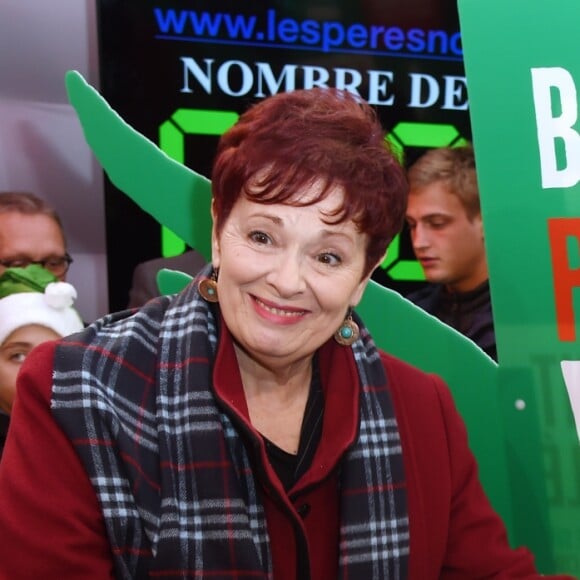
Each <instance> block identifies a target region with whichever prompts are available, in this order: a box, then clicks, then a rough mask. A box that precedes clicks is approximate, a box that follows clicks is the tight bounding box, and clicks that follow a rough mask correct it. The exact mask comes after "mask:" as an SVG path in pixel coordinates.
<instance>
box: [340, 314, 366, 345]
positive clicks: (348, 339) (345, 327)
mask: <svg viewBox="0 0 580 580" xmlns="http://www.w3.org/2000/svg"><path fill="white" fill-rule="evenodd" d="M359 335H360V330H359V327H358V324H357V323H356V322H355V321H354V320H353V319H352V314H351V310H350V309H349V311H348V314H347V315H346V318H345V319H344V320H343V322H342V324H341V325H340V328H339V329H338V330H337V331H336V332H335V333H334V340H336V342H338V344H342V345H343V346H350V345H351V344H352V343H353V342H354V341H355V340H356V339H357V338H358V337H359Z"/></svg>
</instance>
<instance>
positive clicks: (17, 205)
mask: <svg viewBox="0 0 580 580" xmlns="http://www.w3.org/2000/svg"><path fill="white" fill-rule="evenodd" d="M72 261H73V260H72V258H71V257H70V256H69V255H68V253H67V251H66V241H65V236H64V231H63V228H62V224H61V221H60V218H59V217H58V215H57V213H56V212H55V211H54V210H53V209H52V208H51V207H49V206H48V205H47V204H46V203H45V202H44V201H43V200H42V199H40V198H39V197H37V196H36V195H34V194H32V193H27V192H0V274H2V272H4V270H6V268H11V267H25V266H28V265H29V264H40V265H42V266H43V267H44V268H46V269H47V270H48V271H49V272H52V273H53V274H54V275H55V276H56V277H57V278H58V279H59V280H61V281H64V280H65V278H66V273H67V271H68V268H69V266H70V264H71V263H72Z"/></svg>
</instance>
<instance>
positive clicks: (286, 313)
mask: <svg viewBox="0 0 580 580" xmlns="http://www.w3.org/2000/svg"><path fill="white" fill-rule="evenodd" d="M253 298H254V300H255V301H256V303H257V304H258V306H260V308H263V309H264V310H266V311H267V312H271V313H272V314H275V315H276V316H283V317H286V318H298V317H299V316H304V315H305V314H306V310H296V309H292V310H287V309H285V308H278V307H276V306H272V305H271V304H266V303H265V302H262V301H261V300H260V299H259V298H257V297H256V296H254V297H253Z"/></svg>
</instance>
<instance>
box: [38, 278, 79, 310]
mask: <svg viewBox="0 0 580 580" xmlns="http://www.w3.org/2000/svg"><path fill="white" fill-rule="evenodd" d="M76 297H77V291H76V289H75V287H74V286H73V285H72V284H69V283H68V282H51V283H50V284H48V285H47V286H46V288H45V289H44V300H45V302H46V303H47V304H48V305H49V306H50V307H52V308H56V309H58V310H62V309H64V308H68V307H69V306H72V304H73V302H74V301H75V299H76Z"/></svg>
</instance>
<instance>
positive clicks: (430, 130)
mask: <svg viewBox="0 0 580 580" xmlns="http://www.w3.org/2000/svg"><path fill="white" fill-rule="evenodd" d="M237 119H238V114H237V113H235V112H232V111H210V110H204V109H177V111H175V113H174V114H173V115H172V116H171V117H170V118H169V119H168V120H167V121H164V122H163V123H162V124H161V125H160V127H159V147H160V149H161V150H162V151H163V152H164V153H166V154H167V155H168V156H169V157H171V158H172V159H175V160H176V161H179V162H180V163H185V136H186V135H221V134H223V133H224V132H225V131H227V130H228V129H229V128H230V127H231V126H232V125H233V124H234V123H235V122H236V121H237ZM385 138H386V140H387V141H388V142H389V143H390V145H391V146H392V148H393V150H394V151H395V153H396V154H397V156H398V157H399V159H402V158H403V154H404V151H405V147H425V148H433V147H447V146H451V147H457V146H460V145H465V144H466V143H467V141H466V140H465V139H464V138H463V137H462V136H461V135H460V134H459V132H458V131H457V129H456V128H455V127H454V126H453V125H446V124H437V123H416V122H412V121H405V122H400V123H398V124H397V125H395V127H393V129H392V130H391V131H390V132H389V133H388V134H387V135H386V137H385ZM400 237H401V236H400V235H397V236H396V237H395V239H394V240H393V241H392V242H391V244H390V245H389V249H388V252H387V255H386V257H385V259H384V260H383V262H382V263H381V268H383V269H384V270H385V271H386V272H388V274H389V276H390V277H391V278H392V279H393V280H397V281H415V282H420V281H424V280H425V275H424V273H423V268H422V267H421V264H420V263H419V262H418V261H417V260H402V259H400V258H399V253H400V252H399V247H400ZM184 250H185V242H184V241H183V240H182V239H181V238H179V237H178V236H177V235H175V234H174V233H173V232H172V231H171V230H170V229H169V228H167V227H166V226H161V255H162V256H163V257H170V256H176V255H178V254H181V253H183V251H184Z"/></svg>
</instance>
